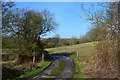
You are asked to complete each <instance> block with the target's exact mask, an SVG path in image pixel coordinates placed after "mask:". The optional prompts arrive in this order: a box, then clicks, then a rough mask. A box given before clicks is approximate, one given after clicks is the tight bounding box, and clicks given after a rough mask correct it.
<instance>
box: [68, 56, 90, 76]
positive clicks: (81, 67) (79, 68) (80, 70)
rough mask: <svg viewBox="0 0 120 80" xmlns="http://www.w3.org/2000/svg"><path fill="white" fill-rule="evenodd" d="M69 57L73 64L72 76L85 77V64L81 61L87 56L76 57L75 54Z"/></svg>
mask: <svg viewBox="0 0 120 80" xmlns="http://www.w3.org/2000/svg"><path fill="white" fill-rule="evenodd" d="M70 58H71V59H72V60H73V61H74V63H75V64H76V65H75V71H76V73H75V75H74V78H86V75H85V68H86V65H85V64H84V62H83V59H85V58H88V56H79V57H78V58H76V55H72V56H70Z"/></svg>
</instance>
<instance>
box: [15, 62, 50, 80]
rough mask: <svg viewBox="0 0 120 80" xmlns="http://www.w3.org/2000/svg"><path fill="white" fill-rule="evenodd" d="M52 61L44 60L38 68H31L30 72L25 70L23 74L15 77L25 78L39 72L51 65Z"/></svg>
mask: <svg viewBox="0 0 120 80" xmlns="http://www.w3.org/2000/svg"><path fill="white" fill-rule="evenodd" d="M50 63H51V62H50V61H49V62H48V61H46V62H43V63H42V64H41V65H40V67H39V68H38V69H34V70H30V71H28V72H25V73H24V74H23V75H21V76H19V77H17V78H15V79H19V78H25V77H28V76H31V75H34V74H37V73H38V72H40V71H42V70H43V69H45V68H46V67H47V66H49V65H50Z"/></svg>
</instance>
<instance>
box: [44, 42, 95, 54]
mask: <svg viewBox="0 0 120 80" xmlns="http://www.w3.org/2000/svg"><path fill="white" fill-rule="evenodd" d="M95 44H96V42H90V43H82V44H77V45H70V46H62V47H56V48H49V49H46V50H47V51H48V52H50V53H71V52H78V53H79V55H80V56H89V55H92V53H93V51H94V47H95Z"/></svg>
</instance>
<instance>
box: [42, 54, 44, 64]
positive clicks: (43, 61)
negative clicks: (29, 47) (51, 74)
mask: <svg viewBox="0 0 120 80" xmlns="http://www.w3.org/2000/svg"><path fill="white" fill-rule="evenodd" d="M42 62H44V53H42Z"/></svg>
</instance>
